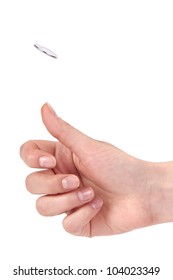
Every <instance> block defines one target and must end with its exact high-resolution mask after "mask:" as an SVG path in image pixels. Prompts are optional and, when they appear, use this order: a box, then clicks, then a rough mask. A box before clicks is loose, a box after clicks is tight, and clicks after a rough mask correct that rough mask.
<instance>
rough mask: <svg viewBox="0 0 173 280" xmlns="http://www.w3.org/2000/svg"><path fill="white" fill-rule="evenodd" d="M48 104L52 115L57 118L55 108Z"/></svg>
mask: <svg viewBox="0 0 173 280" xmlns="http://www.w3.org/2000/svg"><path fill="white" fill-rule="evenodd" d="M46 104H47V106H48V108H49V110H50V111H51V113H52V114H54V115H55V116H56V112H55V110H54V109H53V107H52V106H51V105H50V104H49V102H47V103H46Z"/></svg>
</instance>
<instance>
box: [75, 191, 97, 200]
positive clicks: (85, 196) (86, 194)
mask: <svg viewBox="0 0 173 280" xmlns="http://www.w3.org/2000/svg"><path fill="white" fill-rule="evenodd" d="M93 195H94V193H93V190H92V189H91V188H83V189H81V190H80V191H79V192H78V197H79V199H80V201H82V202H83V201H87V200H90V199H91V198H92V197H93Z"/></svg>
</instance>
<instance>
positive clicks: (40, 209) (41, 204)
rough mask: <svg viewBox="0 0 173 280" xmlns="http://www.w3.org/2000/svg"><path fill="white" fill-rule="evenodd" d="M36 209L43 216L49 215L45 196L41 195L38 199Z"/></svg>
mask: <svg viewBox="0 0 173 280" xmlns="http://www.w3.org/2000/svg"><path fill="white" fill-rule="evenodd" d="M36 209H37V211H38V213H39V214H40V215H42V216H48V215H47V210H46V207H45V202H44V198H43V197H39V198H38V199H37V201H36Z"/></svg>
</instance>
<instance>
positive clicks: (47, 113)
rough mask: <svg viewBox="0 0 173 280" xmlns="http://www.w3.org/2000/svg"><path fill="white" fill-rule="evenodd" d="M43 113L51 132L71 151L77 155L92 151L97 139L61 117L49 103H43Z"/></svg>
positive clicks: (43, 118)
mask: <svg viewBox="0 0 173 280" xmlns="http://www.w3.org/2000/svg"><path fill="white" fill-rule="evenodd" d="M41 115H42V120H43V123H44V125H45V126H46V128H47V130H48V131H49V132H50V134H52V136H54V137H55V138H57V139H58V140H59V141H60V142H61V143H62V144H63V145H65V146H66V147H68V148H69V149H70V150H71V152H73V153H75V154H76V155H77V156H79V155H80V154H84V153H85V152H86V153H87V151H89V152H91V149H92V147H93V143H94V142H95V141H94V140H93V139H92V138H90V137H88V136H86V135H85V134H83V133H82V132H80V131H79V130H77V129H75V128H74V127H72V126H71V125H70V124H68V123H67V122H65V121H64V120H62V119H61V118H59V117H58V116H57V115H56V113H55V111H54V110H53V108H52V107H51V106H50V104H49V103H46V104H44V105H43V107H42V108H41Z"/></svg>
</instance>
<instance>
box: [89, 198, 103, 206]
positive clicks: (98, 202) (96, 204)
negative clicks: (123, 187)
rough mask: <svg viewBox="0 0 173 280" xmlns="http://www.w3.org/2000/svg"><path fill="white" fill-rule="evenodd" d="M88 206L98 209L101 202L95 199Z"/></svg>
mask: <svg viewBox="0 0 173 280" xmlns="http://www.w3.org/2000/svg"><path fill="white" fill-rule="evenodd" d="M90 204H91V206H92V208H94V209H98V208H100V207H101V206H102V205H103V201H102V200H101V199H100V198H95V199H94V200H93V201H91V203H90Z"/></svg>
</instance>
